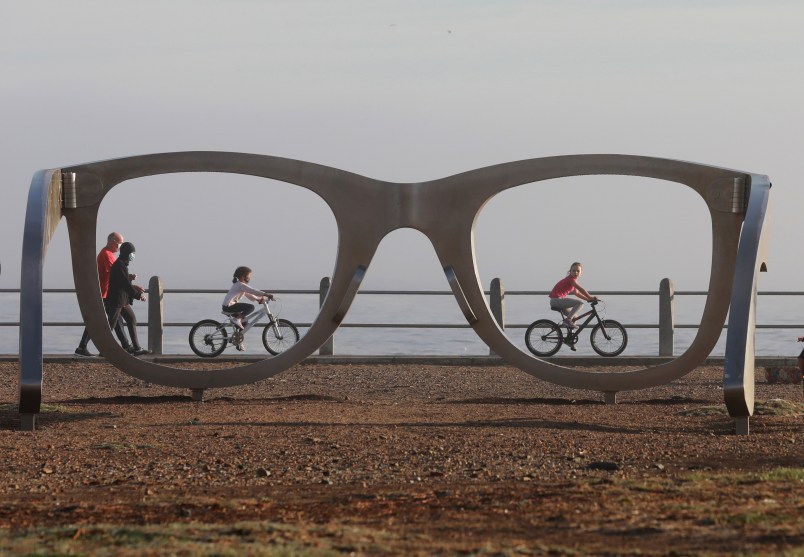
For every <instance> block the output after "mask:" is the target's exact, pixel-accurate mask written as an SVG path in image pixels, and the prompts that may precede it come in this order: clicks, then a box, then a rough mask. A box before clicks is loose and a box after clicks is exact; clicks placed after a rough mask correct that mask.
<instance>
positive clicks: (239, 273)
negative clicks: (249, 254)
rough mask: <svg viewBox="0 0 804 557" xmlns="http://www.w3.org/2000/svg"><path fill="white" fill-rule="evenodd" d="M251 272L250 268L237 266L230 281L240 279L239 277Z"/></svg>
mask: <svg viewBox="0 0 804 557" xmlns="http://www.w3.org/2000/svg"><path fill="white" fill-rule="evenodd" d="M250 272H251V269H249V268H248V267H238V268H237V269H235V272H234V277H232V282H237V281H238V280H240V277H244V276H246V275H247V274H249V273H250Z"/></svg>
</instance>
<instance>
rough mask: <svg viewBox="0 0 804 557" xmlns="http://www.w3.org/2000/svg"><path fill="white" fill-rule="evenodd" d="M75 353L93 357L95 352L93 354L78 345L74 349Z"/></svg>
mask: <svg viewBox="0 0 804 557" xmlns="http://www.w3.org/2000/svg"><path fill="white" fill-rule="evenodd" d="M75 353H76V354H77V355H78V356H86V357H87V358H94V357H95V356H96V355H97V354H93V353H92V352H90V351H89V350H87V349H86V348H83V347H81V346H79V347H78V348H76V349H75Z"/></svg>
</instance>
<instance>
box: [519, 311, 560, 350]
mask: <svg viewBox="0 0 804 557" xmlns="http://www.w3.org/2000/svg"><path fill="white" fill-rule="evenodd" d="M563 342H564V335H563V334H562V333H561V329H560V328H559V327H558V325H556V324H555V323H553V322H552V321H550V320H549V319H539V320H538V321H534V322H533V323H532V324H531V325H530V327H528V330H527V331H525V344H526V345H527V346H528V350H530V351H531V352H533V353H534V354H536V355H537V356H552V355H553V354H555V353H556V352H558V351H559V350H560V349H561V344H562V343H563Z"/></svg>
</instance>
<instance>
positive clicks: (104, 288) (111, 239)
mask: <svg viewBox="0 0 804 557" xmlns="http://www.w3.org/2000/svg"><path fill="white" fill-rule="evenodd" d="M123 241H124V240H123V235H122V234H120V233H119V232H112V233H111V234H109V236H108V237H107V238H106V245H105V246H103V248H101V250H100V253H98V280H99V281H100V289H101V296H102V297H103V298H106V293H107V292H108V291H109V271H110V270H111V269H112V265H114V262H115V261H116V260H117V251H118V250H119V249H120V244H122V243H123ZM135 278H137V277H136V275H134V276H132V277H131V280H134V279H135ZM121 316H122V317H123V319H125V318H126V316H127V314H126V312H125V311H124V312H122V313H121ZM125 320H126V325H128V323H129V321H128V320H127V319H125ZM121 321H122V320H120V319H118V320H117V326H115V328H114V332H115V334H116V335H117V338H118V339H119V340H120V344H122V345H123V348H124V349H126V350H129V351H130V350H131V342H129V340H128V338H127V337H126V333H125V332H124V331H123V323H122V322H121ZM89 340H90V338H89V332H88V331H87V330H86V329H84V334H83V335H81V342H80V344H79V345H78V348H76V349H75V353H76V354H77V355H79V356H94V355H95V354H93V353H92V352H90V351H89V350H88V349H87V344H89Z"/></svg>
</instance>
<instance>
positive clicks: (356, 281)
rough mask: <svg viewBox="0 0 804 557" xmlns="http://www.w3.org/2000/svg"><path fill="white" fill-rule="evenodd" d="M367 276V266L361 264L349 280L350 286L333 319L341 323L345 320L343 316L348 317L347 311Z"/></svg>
mask: <svg viewBox="0 0 804 557" xmlns="http://www.w3.org/2000/svg"><path fill="white" fill-rule="evenodd" d="M365 277H366V267H364V266H363V265H359V266H358V267H357V269H355V274H354V275H352V280H351V281H350V282H349V287H348V288H347V289H346V294H345V295H344V297H343V301H342V302H341V305H340V306H338V309H337V311H335V315H333V316H332V321H334V322H335V323H338V324H339V325H340V323H341V321H343V318H344V317H346V312H347V311H348V310H349V305H350V304H351V303H352V300H354V297H355V296H356V295H357V291H358V290H359V289H360V283H362V282H363V279H364V278H365Z"/></svg>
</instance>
